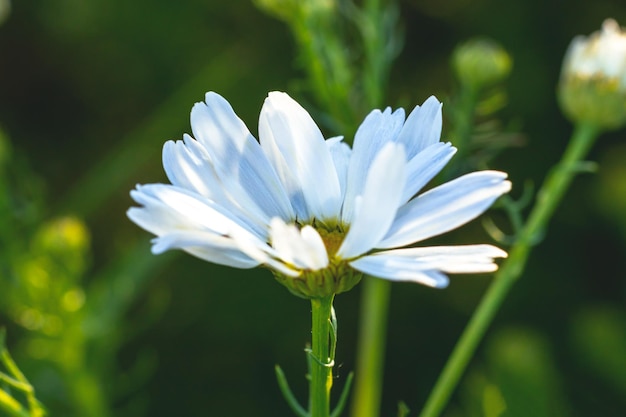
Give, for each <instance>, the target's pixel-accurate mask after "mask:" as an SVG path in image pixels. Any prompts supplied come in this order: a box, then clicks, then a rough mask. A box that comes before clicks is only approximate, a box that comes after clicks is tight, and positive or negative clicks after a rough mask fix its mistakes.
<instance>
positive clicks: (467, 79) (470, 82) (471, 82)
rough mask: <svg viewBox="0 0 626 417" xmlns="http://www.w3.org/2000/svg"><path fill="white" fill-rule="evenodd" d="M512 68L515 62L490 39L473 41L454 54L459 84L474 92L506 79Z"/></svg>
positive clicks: (457, 49)
mask: <svg viewBox="0 0 626 417" xmlns="http://www.w3.org/2000/svg"><path fill="white" fill-rule="evenodd" d="M512 66H513V60H512V59H511V56H510V55H509V54H508V53H507V51H506V50H505V49H504V48H502V47H501V46H500V45H499V44H498V43H496V42H494V41H492V40H490V39H484V38H476V39H471V40H469V41H467V42H465V43H463V44H461V45H459V46H457V47H456V49H455V50H454V52H453V53H452V67H453V69H454V72H455V73H456V76H457V78H458V80H459V82H460V83H461V84H462V85H464V86H466V87H469V88H471V89H474V90H480V89H482V88H485V87H489V86H491V85H493V84H496V83H498V82H500V81H502V80H504V79H506V77H508V76H509V74H510V73H511V68H512Z"/></svg>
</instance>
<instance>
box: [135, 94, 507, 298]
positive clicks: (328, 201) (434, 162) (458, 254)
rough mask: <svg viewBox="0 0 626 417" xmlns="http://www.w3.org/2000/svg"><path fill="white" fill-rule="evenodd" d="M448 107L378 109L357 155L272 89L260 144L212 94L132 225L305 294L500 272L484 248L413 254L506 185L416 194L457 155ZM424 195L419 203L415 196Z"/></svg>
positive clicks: (148, 189) (439, 283) (487, 180)
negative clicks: (369, 281) (447, 136)
mask: <svg viewBox="0 0 626 417" xmlns="http://www.w3.org/2000/svg"><path fill="white" fill-rule="evenodd" d="M441 124H442V118H441V103H440V102H439V101H438V100H437V99H436V98H434V97H430V98H429V99H428V100H426V101H425V102H424V104H423V105H421V106H416V107H415V108H414V109H413V111H412V112H411V113H410V114H409V115H408V116H406V115H405V113H404V110H403V109H398V110H396V111H391V109H390V108H387V109H385V110H384V111H381V110H373V111H372V112H371V113H370V114H369V115H368V116H367V117H366V118H365V120H364V121H363V123H362V124H361V126H360V127H359V129H358V130H357V132H356V135H355V138H354V145H353V147H352V148H350V147H349V146H348V145H346V144H345V143H343V141H342V139H343V138H341V137H335V138H330V139H327V140H325V139H324V137H323V136H322V132H321V131H320V129H319V128H318V127H317V125H316V124H315V122H314V121H313V119H312V118H311V116H310V115H309V113H308V112H307V111H306V110H305V109H304V108H302V107H301V106H300V105H299V104H298V103H297V102H295V101H294V100H293V99H292V98H291V97H289V96H288V95H287V94H285V93H280V92H272V93H270V94H269V96H268V97H267V99H266V100H265V103H264V104H263V108H262V109H261V115H260V118H259V141H257V140H256V139H255V138H254V136H252V134H251V133H250V131H249V130H248V128H247V127H246V126H245V124H244V123H243V122H242V121H241V119H239V118H238V117H237V115H236V114H235V112H234V111H233V109H232V107H231V106H230V104H229V103H228V102H227V101H226V100H225V99H224V98H223V97H221V96H220V95H218V94H216V93H212V92H210V93H207V94H206V97H205V102H203V103H196V105H195V106H194V107H193V109H192V111H191V126H192V130H193V135H194V138H192V137H191V136H190V135H184V136H183V140H182V141H176V142H174V141H169V142H167V143H165V145H164V147H163V166H164V168H165V172H166V174H167V176H168V178H169V180H170V181H171V183H172V184H171V185H169V184H149V185H139V186H137V189H136V190H133V191H131V196H132V198H133V199H134V200H135V201H136V202H137V203H138V204H139V205H140V207H132V208H131V209H129V210H128V216H129V217H130V219H131V220H133V221H134V222H135V223H137V224H139V225H140V226H141V227H143V228H145V229H146V230H148V231H150V232H152V233H154V234H155V235H156V236H157V237H156V238H155V239H154V240H153V246H152V251H153V252H154V253H161V252H164V251H166V250H170V249H182V250H184V251H186V252H188V253H190V254H192V255H194V256H197V257H199V258H201V259H204V260H207V261H210V262H214V263H218V264H221V265H227V266H231V267H235V268H253V267H257V266H266V267H268V268H270V269H271V270H272V271H273V272H274V274H275V276H276V278H277V279H278V280H279V281H280V282H281V283H283V284H284V285H285V286H286V287H287V288H289V289H290V290H291V291H292V292H293V293H295V294H297V295H299V296H302V297H308V298H315V297H326V296H328V295H332V294H336V293H340V292H343V291H347V290H349V289H350V288H352V287H353V286H354V285H356V284H357V283H358V281H359V279H360V278H361V274H368V275H372V276H375V277H379V278H383V279H388V280H393V281H413V282H419V283H422V284H425V285H429V286H433V287H445V286H446V285H447V284H448V278H447V276H446V275H445V274H446V273H476V272H491V271H494V270H495V269H497V265H496V264H495V262H494V259H495V258H500V257H505V256H506V253H505V252H503V251H502V250H500V249H498V248H496V247H493V246H489V245H465V246H435V247H414V245H415V244H416V243H418V242H421V241H423V240H425V239H428V238H430V237H433V236H437V235H439V234H442V233H445V232H447V231H449V230H452V229H455V228H457V227H459V226H461V225H463V224H465V223H467V222H468V221H470V220H472V219H473V218H475V217H477V216H479V215H480V214H481V213H482V212H483V211H485V210H486V209H487V208H488V207H489V206H490V205H491V204H492V203H493V202H494V201H495V200H496V199H497V198H498V197H499V196H500V195H502V194H503V193H506V192H508V191H509V190H510V188H511V183H510V182H509V181H507V180H506V174H505V173H503V172H497V171H480V172H474V173H471V174H467V175H464V176H462V177H460V178H457V179H455V180H453V181H450V182H448V183H446V184H443V185H440V186H438V187H434V188H432V189H430V190H429V191H428V192H425V193H422V194H419V195H417V194H418V193H419V191H420V190H421V189H422V187H424V186H425V185H426V184H427V183H428V182H429V181H430V180H431V179H432V178H433V177H434V176H435V175H436V174H437V173H438V172H439V171H440V170H441V169H442V168H443V167H444V166H445V165H446V163H447V162H448V161H449V160H450V158H452V155H454V153H455V151H456V149H455V148H454V147H453V146H452V145H451V144H450V143H444V142H441V141H440V134H441ZM416 195H417V196H416Z"/></svg>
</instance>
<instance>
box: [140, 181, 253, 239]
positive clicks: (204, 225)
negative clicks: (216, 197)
mask: <svg viewBox="0 0 626 417" xmlns="http://www.w3.org/2000/svg"><path fill="white" fill-rule="evenodd" d="M130 195H131V197H132V198H133V199H134V200H135V201H136V202H137V203H138V204H141V205H142V206H143V207H132V208H130V209H129V210H128V216H129V217H130V219H131V220H132V221H134V222H135V223H137V224H138V225H139V226H141V227H143V228H144V229H146V230H148V231H149V232H152V233H154V234H156V235H161V234H163V233H167V232H171V231H174V230H205V231H211V232H213V233H217V234H227V233H228V230H229V228H231V227H242V225H239V224H237V219H235V218H233V217H232V216H231V214H230V213H228V212H226V211H224V210H223V209H221V208H220V207H218V206H215V205H214V204H213V203H212V202H211V201H210V200H207V199H205V198H203V197H202V196H200V195H198V194H195V193H193V192H191V191H187V190H185V189H183V188H178V187H175V186H173V185H165V184H148V185H138V186H137V188H136V189H135V190H132V191H131V192H130Z"/></svg>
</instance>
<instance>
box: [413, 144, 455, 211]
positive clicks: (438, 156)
mask: <svg viewBox="0 0 626 417" xmlns="http://www.w3.org/2000/svg"><path fill="white" fill-rule="evenodd" d="M455 153H456V148H455V147H454V146H452V145H450V143H442V142H437V143H435V144H433V145H430V146H428V147H427V148H426V149H424V150H422V151H421V152H419V153H418V154H417V155H415V156H414V157H413V159H411V160H409V162H408V163H407V167H406V168H407V180H406V185H405V187H404V192H403V193H402V201H403V202H406V201H408V200H409V199H410V198H411V197H413V196H414V195H415V194H417V192H419V190H421V189H422V187H424V186H425V185H426V184H427V183H428V182H429V181H430V180H431V179H433V177H434V176H435V175H437V174H438V173H439V171H441V170H442V169H443V167H444V166H446V164H447V163H448V161H450V158H452V156H453V155H454V154H455Z"/></svg>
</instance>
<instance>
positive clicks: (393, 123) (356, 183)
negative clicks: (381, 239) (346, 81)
mask: <svg viewBox="0 0 626 417" xmlns="http://www.w3.org/2000/svg"><path fill="white" fill-rule="evenodd" d="M403 123H404V110H403V109H398V110H396V111H395V112H393V113H392V112H391V109H390V108H386V109H385V111H384V112H381V111H380V110H373V111H372V112H370V114H368V115H367V117H366V118H365V120H363V123H361V125H360V126H359V128H358V130H357V132H356V135H355V137H354V145H353V147H352V156H351V157H350V165H349V167H348V179H347V183H346V194H345V201H344V205H343V209H342V212H341V218H342V221H343V222H344V223H346V224H350V223H352V217H353V216H354V209H355V207H354V202H355V197H356V196H358V195H362V194H363V189H364V187H365V180H366V174H365V173H366V172H368V171H369V169H370V166H371V165H372V163H373V161H374V159H375V158H376V156H377V155H378V154H379V153H380V150H381V149H382V148H383V147H384V146H385V144H387V143H389V142H393V141H395V139H396V138H397V136H398V133H399V132H400V130H401V129H402V124H403Z"/></svg>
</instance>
